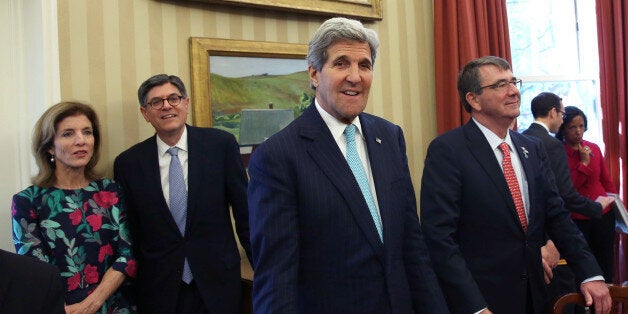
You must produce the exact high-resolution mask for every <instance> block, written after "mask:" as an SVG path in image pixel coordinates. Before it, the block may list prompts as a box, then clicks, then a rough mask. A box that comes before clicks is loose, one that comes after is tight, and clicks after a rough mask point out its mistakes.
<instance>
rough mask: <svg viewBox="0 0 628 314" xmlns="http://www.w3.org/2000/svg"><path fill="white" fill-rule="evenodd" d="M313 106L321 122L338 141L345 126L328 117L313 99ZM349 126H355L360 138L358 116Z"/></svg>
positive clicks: (360, 126) (360, 128)
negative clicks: (321, 119)
mask: <svg viewBox="0 0 628 314" xmlns="http://www.w3.org/2000/svg"><path fill="white" fill-rule="evenodd" d="M314 105H315V106H316V110H318V113H319V114H320V115H321V118H323V121H324V122H325V124H326V125H327V128H329V131H331V135H332V136H333V137H334V139H335V140H336V141H338V139H339V138H340V137H341V136H343V134H344V132H345V128H346V127H347V124H346V123H344V122H341V121H340V120H338V119H336V118H335V117H333V116H332V115H330V114H329V113H328V112H327V111H325V109H323V107H321V105H320V104H319V103H318V100H317V99H316V98H314ZM351 124H353V125H355V126H356V128H357V131H356V132H357V133H358V134H360V136H362V125H361V124H360V116H357V117H355V119H353V122H351ZM362 137H364V136H362Z"/></svg>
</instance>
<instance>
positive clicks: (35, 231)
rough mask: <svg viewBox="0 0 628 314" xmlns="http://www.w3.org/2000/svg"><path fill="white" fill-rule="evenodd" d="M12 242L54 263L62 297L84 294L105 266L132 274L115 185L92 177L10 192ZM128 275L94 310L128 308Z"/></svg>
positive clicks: (70, 299)
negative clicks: (74, 185) (67, 186)
mask: <svg viewBox="0 0 628 314" xmlns="http://www.w3.org/2000/svg"><path fill="white" fill-rule="evenodd" d="M11 215H12V216H13V242H14V244H15V248H16V251H17V253H18V254H22V255H31V256H34V257H36V258H38V259H40V260H42V261H45V262H48V263H52V264H54V265H56V266H57V267H58V268H59V271H60V272H61V279H62V281H63V284H64V287H65V289H66V294H65V301H66V303H67V304H74V303H78V302H80V301H82V300H83V299H85V298H86V297H87V296H88V295H89V294H90V293H91V292H92V291H93V290H94V289H95V288H96V287H97V286H98V284H99V283H100V281H101V279H102V277H103V275H104V274H105V272H106V271H107V270H108V269H109V268H110V267H113V269H115V270H117V271H119V272H122V273H123V274H125V275H126V276H127V277H131V278H132V277H135V273H136V264H135V260H134V259H133V257H132V255H131V240H130V233H129V230H128V229H127V228H128V225H127V223H126V212H125V208H124V202H123V201H122V197H121V195H120V186H119V185H118V184H117V183H115V182H114V181H112V180H109V179H101V180H96V181H92V182H90V183H89V185H87V186H86V187H84V188H82V189H77V190H63V189H58V188H54V187H53V188H41V187H37V186H30V187H28V188H27V189H25V190H23V191H21V192H20V193H18V194H16V195H14V196H13V205H12V206H11ZM130 295H131V294H130V287H129V282H128V280H125V283H124V284H122V285H121V286H120V288H119V289H118V291H116V292H115V293H114V294H112V295H111V297H109V299H108V300H107V301H106V302H105V303H104V304H103V306H102V308H101V309H100V311H99V312H98V313H133V312H135V309H134V306H133V305H132V304H133V303H132V302H131V298H130Z"/></svg>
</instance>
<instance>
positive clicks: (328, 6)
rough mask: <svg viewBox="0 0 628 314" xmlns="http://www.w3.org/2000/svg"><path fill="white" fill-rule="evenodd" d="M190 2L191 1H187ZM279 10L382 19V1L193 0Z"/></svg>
mask: <svg viewBox="0 0 628 314" xmlns="http://www.w3.org/2000/svg"><path fill="white" fill-rule="evenodd" d="M186 1H190V0H186ZM191 1H197V2H208V3H218V4H225V5H238V6H248V7H259V8H267V9H278V10H285V11H286V10H287V11H296V12H305V13H311V14H319V15H327V16H336V15H341V16H351V17H356V18H361V19H367V20H381V19H382V0H271V1H269V0H191Z"/></svg>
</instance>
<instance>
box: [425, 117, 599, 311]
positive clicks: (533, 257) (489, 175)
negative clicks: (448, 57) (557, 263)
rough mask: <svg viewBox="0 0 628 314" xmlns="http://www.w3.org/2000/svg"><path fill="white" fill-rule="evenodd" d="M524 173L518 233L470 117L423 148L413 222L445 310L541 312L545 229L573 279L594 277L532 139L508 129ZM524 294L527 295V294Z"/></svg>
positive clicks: (591, 260) (590, 259)
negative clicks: (524, 201) (525, 206)
mask: <svg viewBox="0 0 628 314" xmlns="http://www.w3.org/2000/svg"><path fill="white" fill-rule="evenodd" d="M510 136H511V139H512V142H513V144H514V147H512V148H513V149H514V150H515V151H516V153H517V154H518V156H519V159H520V160H521V164H522V167H523V171H524V172H525V176H526V178H527V184H528V197H529V214H528V231H527V233H526V232H524V231H523V228H522V227H521V223H520V221H519V218H518V216H517V210H516V208H515V203H514V201H513V199H512V196H511V194H510V191H509V189H508V185H507V183H506V179H505V178H504V174H503V171H502V170H501V168H500V165H499V163H498V161H497V159H496V158H495V153H494V151H493V150H492V149H491V147H490V145H489V143H488V141H487V140H486V137H484V134H482V131H481V130H480V128H479V127H478V126H477V125H476V123H475V122H473V121H471V120H470V121H469V122H468V123H467V124H465V125H464V126H462V127H459V128H457V129H454V130H452V131H449V132H447V133H445V134H443V135H441V136H439V137H437V138H436V139H434V141H432V143H431V144H430V146H429V148H428V152H427V157H426V160H425V168H424V171H423V181H422V186H421V222H422V224H423V228H424V230H425V232H424V234H425V238H426V242H427V244H428V248H429V249H430V253H431V254H432V260H433V261H434V269H435V270H436V273H437V275H438V277H439V279H440V283H441V287H442V288H443V291H444V293H445V297H446V298H447V300H448V304H449V306H450V310H451V311H452V312H453V313H473V312H474V311H479V310H481V309H482V308H485V307H488V308H489V309H490V310H492V311H493V312H494V313H513V314H517V313H521V314H523V313H525V309H526V307H527V306H529V307H531V309H530V310H532V311H533V312H534V313H543V312H544V311H545V309H544V306H545V299H546V293H545V283H544V280H543V267H542V262H541V250H540V248H541V246H543V245H544V244H545V239H546V232H547V234H549V236H550V237H551V239H553V240H554V242H555V243H556V246H557V247H558V249H559V250H560V252H561V253H562V254H563V256H565V258H566V259H567V261H568V262H569V263H570V264H571V266H572V268H573V269H574V273H575V275H576V280H577V282H578V283H580V282H582V280H584V279H587V278H591V277H593V276H596V275H600V274H602V271H601V270H600V268H599V266H598V265H597V263H596V261H595V257H594V256H593V255H592V254H591V252H590V250H589V249H588V245H587V243H586V241H585V239H584V237H583V236H582V234H581V233H580V230H578V228H577V227H576V225H575V224H574V223H573V221H572V220H571V218H570V217H569V212H568V211H567V210H565V209H564V207H563V202H562V199H561V198H560V195H558V192H557V190H556V188H555V183H554V182H553V181H554V179H553V175H552V173H551V170H550V166H549V160H548V158H547V154H546V153H545V150H544V149H543V148H542V146H541V143H540V141H538V140H537V139H534V138H531V137H528V136H525V135H521V134H519V133H517V132H514V131H510ZM528 296H529V297H528Z"/></svg>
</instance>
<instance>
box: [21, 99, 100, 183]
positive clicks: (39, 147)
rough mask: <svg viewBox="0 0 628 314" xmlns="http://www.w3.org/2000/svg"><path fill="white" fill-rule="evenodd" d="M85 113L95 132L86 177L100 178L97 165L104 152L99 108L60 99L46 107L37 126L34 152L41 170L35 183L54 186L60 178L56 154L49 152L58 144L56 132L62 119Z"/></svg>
mask: <svg viewBox="0 0 628 314" xmlns="http://www.w3.org/2000/svg"><path fill="white" fill-rule="evenodd" d="M77 115H79V116H80V115H83V116H85V117H87V119H88V120H89V121H90V122H91V123H92V130H93V134H94V153H93V155H92V158H91V159H90V161H89V162H88V163H87V165H86V166H85V177H86V178H87V179H88V180H90V181H91V180H95V179H98V178H99V174H98V173H96V171H95V170H94V167H95V166H96V164H97V163H98V158H99V156H100V124H99V123H98V116H96V112H95V111H94V109H92V107H90V106H89V105H86V104H83V103H79V102H60V103H58V104H56V105H54V106H52V107H50V108H48V110H46V112H44V114H42V115H41V117H40V118H39V120H37V123H36V124H35V128H34V129H33V143H32V149H33V155H34V156H35V161H36V162H37V167H38V168H39V172H38V173H37V175H36V176H35V177H33V179H32V183H33V185H36V186H40V187H51V186H53V185H54V184H55V182H56V177H55V163H54V162H53V161H51V158H52V154H50V152H48V151H49V150H50V149H51V148H52V147H53V146H54V139H55V134H56V131H57V127H58V125H59V123H60V122H61V121H62V120H63V119H65V118H67V117H72V116H77Z"/></svg>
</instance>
